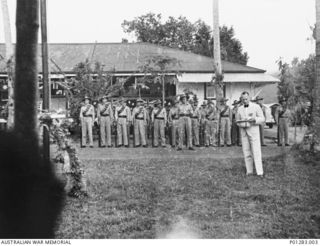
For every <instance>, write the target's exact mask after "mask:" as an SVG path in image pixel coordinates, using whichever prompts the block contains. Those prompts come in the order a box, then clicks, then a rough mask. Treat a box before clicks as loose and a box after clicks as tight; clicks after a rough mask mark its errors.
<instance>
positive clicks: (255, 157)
mask: <svg viewBox="0 0 320 246" xmlns="http://www.w3.org/2000/svg"><path fill="white" fill-rule="evenodd" d="M241 96H242V102H243V105H242V106H240V107H239V109H238V112H237V114H236V121H237V124H238V126H239V127H240V132H241V141H242V150H243V155H244V160H245V163H246V169H247V175H252V174H253V164H255V168H256V172H257V175H258V176H259V177H263V166H262V157H261V143H260V132H259V124H261V123H263V122H264V121H265V118H264V116H263V112H262V109H261V108H260V106H259V105H257V104H256V103H252V102H250V100H249V93H248V92H243V93H242V94H241Z"/></svg>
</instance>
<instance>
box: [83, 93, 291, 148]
mask: <svg viewBox="0 0 320 246" xmlns="http://www.w3.org/2000/svg"><path fill="white" fill-rule="evenodd" d="M194 99H196V98H188V96H187V95H184V94H183V95H179V96H177V97H176V98H175V100H174V101H173V102H172V103H171V104H170V105H167V106H166V107H164V106H163V103H162V101H161V100H156V101H155V102H153V103H147V102H145V101H144V100H142V99H141V98H139V99H137V100H136V105H135V107H134V108H133V109H131V108H130V107H128V105H127V101H126V100H125V99H124V98H120V99H119V100H118V101H116V102H112V100H111V98H108V97H106V96H103V97H102V98H101V99H100V102H99V103H98V104H97V105H96V107H94V106H93V105H92V104H91V100H90V98H88V97H85V98H84V99H83V105H82V106H81V109H80V122H81V128H82V131H81V133H82V140H81V147H83V148H84V147H86V146H87V140H89V141H88V144H89V146H90V147H93V146H94V144H93V133H92V128H93V125H94V123H95V122H96V123H97V126H98V129H99V131H98V132H99V147H101V148H104V147H113V146H115V147H122V146H124V147H129V146H130V144H129V143H130V141H129V140H130V137H129V136H130V128H131V127H132V129H133V139H134V140H133V145H134V147H141V146H142V147H148V143H149V141H148V139H152V146H153V147H158V146H162V147H166V146H167V143H170V145H171V146H172V148H177V150H182V149H183V148H184V146H186V148H187V149H189V150H194V147H201V146H204V147H209V146H213V147H218V146H220V147H224V146H228V147H230V146H232V145H237V146H241V137H240V129H239V126H238V124H237V122H236V114H237V111H238V108H239V107H240V106H241V105H242V104H243V102H242V99H241V98H240V99H239V100H236V101H234V102H233V104H232V106H233V107H232V108H231V107H230V106H228V105H227V104H226V102H227V101H228V99H225V98H222V99H221V101H220V102H218V104H219V105H215V103H214V102H213V101H212V100H210V99H209V100H206V101H203V103H202V105H198V101H197V100H194ZM261 100H262V99H261V98H259V97H258V98H256V100H255V101H254V102H255V103H257V104H258V105H260V107H261V109H262V111H263V113H264V114H265V109H264V108H263V107H264V106H263V104H262V103H260V102H261ZM282 111H283V110H282ZM282 111H281V112H282ZM277 112H280V108H279V110H278V111H277ZM277 114H278V118H279V113H277ZM287 114H288V112H286V113H282V115H281V117H280V118H279V119H278V121H279V123H280V124H282V125H283V127H282V128H283V129H284V131H281V133H280V135H281V137H282V136H284V137H286V139H285V141H286V142H285V143H286V144H288V142H287V135H288V134H287V133H286V129H287V126H286V124H285V123H282V122H285V120H282V119H283V117H287ZM280 121H281V122H280ZM263 128H264V125H263V124H261V125H260V139H261V145H262V146H265V143H264V134H263V131H264V130H263ZM112 132H114V133H115V141H114V144H113V138H112Z"/></svg>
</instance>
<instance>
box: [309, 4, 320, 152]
mask: <svg viewBox="0 0 320 246" xmlns="http://www.w3.org/2000/svg"><path fill="white" fill-rule="evenodd" d="M315 34H316V35H315V36H316V81H315V84H314V94H313V107H312V120H313V133H314V135H313V142H312V145H311V148H312V149H313V150H314V149H315V148H316V147H318V148H319V146H320V0H316V31H315Z"/></svg>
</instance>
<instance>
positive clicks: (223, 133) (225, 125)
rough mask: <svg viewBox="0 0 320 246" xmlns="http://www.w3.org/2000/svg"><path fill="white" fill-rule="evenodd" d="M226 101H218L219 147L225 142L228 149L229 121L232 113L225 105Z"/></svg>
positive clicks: (229, 144)
mask: <svg viewBox="0 0 320 246" xmlns="http://www.w3.org/2000/svg"><path fill="white" fill-rule="evenodd" d="M227 101H228V99H226V98H221V100H220V110H219V113H220V146H221V147H223V146H224V144H225V142H226V144H227V146H228V147H230V146H231V120H232V111H231V109H230V107H229V106H228V105H227V104H226V102H227Z"/></svg>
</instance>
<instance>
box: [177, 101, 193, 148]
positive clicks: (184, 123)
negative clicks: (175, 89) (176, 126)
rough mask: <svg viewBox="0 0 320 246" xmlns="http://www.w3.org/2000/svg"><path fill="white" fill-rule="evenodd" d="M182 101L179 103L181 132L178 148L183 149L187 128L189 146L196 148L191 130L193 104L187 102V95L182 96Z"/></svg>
mask: <svg viewBox="0 0 320 246" xmlns="http://www.w3.org/2000/svg"><path fill="white" fill-rule="evenodd" d="M180 99H181V103H180V104H179V116H180V119H179V121H180V134H179V147H178V149H177V150H182V145H183V140H184V138H185V130H186V131H187V148H188V149H189V150H194V148H193V147H192V130H191V118H190V116H191V115H192V113H193V110H192V107H191V105H190V104H189V103H188V102H187V98H186V96H185V95H182V96H181V97H180Z"/></svg>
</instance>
